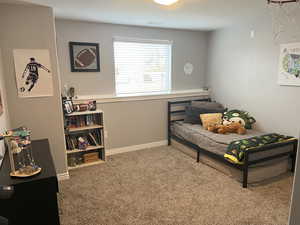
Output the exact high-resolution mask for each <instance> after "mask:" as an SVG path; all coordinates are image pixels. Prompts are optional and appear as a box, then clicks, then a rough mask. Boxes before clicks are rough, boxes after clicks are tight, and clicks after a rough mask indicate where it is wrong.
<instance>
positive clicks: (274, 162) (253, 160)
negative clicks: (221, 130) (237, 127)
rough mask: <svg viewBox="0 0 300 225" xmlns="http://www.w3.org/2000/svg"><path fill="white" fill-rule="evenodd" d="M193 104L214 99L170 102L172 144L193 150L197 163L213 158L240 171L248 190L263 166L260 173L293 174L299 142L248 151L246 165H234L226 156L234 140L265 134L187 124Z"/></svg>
mask: <svg viewBox="0 0 300 225" xmlns="http://www.w3.org/2000/svg"><path fill="white" fill-rule="evenodd" d="M192 101H210V99H209V98H202V99H192V100H179V101H169V102H168V144H169V145H170V144H171V140H172V141H175V142H177V143H179V144H180V145H182V146H184V147H187V148H189V149H192V150H193V151H194V152H195V153H196V158H197V162H200V157H201V158H202V157H203V158H204V157H205V158H206V159H207V158H209V159H212V162H216V163H219V164H220V163H221V164H224V165H226V167H230V168H231V169H232V168H233V169H234V170H238V171H239V172H240V173H241V175H242V176H241V177H242V179H241V182H242V186H243V187H244V188H247V187H248V176H249V170H254V168H258V167H260V168H259V171H260V174H262V173H267V172H266V171H267V170H269V173H273V174H276V172H275V171H277V173H278V174H279V173H280V172H282V171H284V170H286V168H289V169H290V170H291V171H292V172H293V171H294V168H295V156H296V151H297V145H298V141H297V140H296V139H293V140H289V141H286V142H280V143H274V144H269V145H265V146H262V147H257V148H255V149H251V151H246V153H245V157H244V163H243V164H242V165H239V164H233V163H231V162H229V161H228V160H226V159H225V158H224V153H225V152H226V150H227V146H228V145H229V144H230V143H231V142H232V141H237V140H241V139H245V138H251V137H255V136H260V135H262V134H264V133H262V132H260V131H256V130H248V132H247V134H246V135H238V134H229V135H220V134H215V133H212V132H209V131H207V130H205V129H204V128H203V127H202V126H201V125H200V124H189V123H185V122H184V116H185V107H186V106H187V105H189V104H191V102H192ZM219 167H220V166H219ZM279 168H280V169H279ZM256 173H257V169H256Z"/></svg>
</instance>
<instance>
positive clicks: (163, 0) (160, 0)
mask: <svg viewBox="0 0 300 225" xmlns="http://www.w3.org/2000/svg"><path fill="white" fill-rule="evenodd" d="M153 1H154V2H156V3H158V4H161V5H172V4H174V3H175V2H177V1H178V0H153Z"/></svg>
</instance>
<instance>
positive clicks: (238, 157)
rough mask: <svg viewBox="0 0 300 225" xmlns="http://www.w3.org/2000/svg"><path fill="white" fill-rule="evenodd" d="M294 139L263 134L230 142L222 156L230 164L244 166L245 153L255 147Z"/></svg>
mask: <svg viewBox="0 0 300 225" xmlns="http://www.w3.org/2000/svg"><path fill="white" fill-rule="evenodd" d="M293 139H295V138H293V137H290V136H284V135H280V134H276V133H271V134H264V135H261V136H256V137H252V138H247V139H241V140H239V141H233V142H231V143H230V144H229V145H228V147H227V152H226V153H225V154H224V157H225V159H227V160H228V161H230V162H231V163H236V164H244V162H243V161H244V155H245V151H251V149H254V148H256V147H262V146H266V145H269V144H274V143H279V142H284V141H290V140H293Z"/></svg>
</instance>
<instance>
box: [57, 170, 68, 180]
mask: <svg viewBox="0 0 300 225" xmlns="http://www.w3.org/2000/svg"><path fill="white" fill-rule="evenodd" d="M57 179H58V181H62V180H68V179H70V175H69V173H68V172H66V173H60V174H57Z"/></svg>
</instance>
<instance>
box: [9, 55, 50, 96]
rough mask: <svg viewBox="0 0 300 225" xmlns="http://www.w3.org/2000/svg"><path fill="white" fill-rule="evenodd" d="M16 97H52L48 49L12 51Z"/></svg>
mask: <svg viewBox="0 0 300 225" xmlns="http://www.w3.org/2000/svg"><path fill="white" fill-rule="evenodd" d="M13 54H14V62H15V72H16V83H17V89H18V96H19V97H22V98H30V97H44V96H53V80H52V79H53V77H52V69H51V63H50V54H49V50H48V49H14V51H13Z"/></svg>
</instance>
